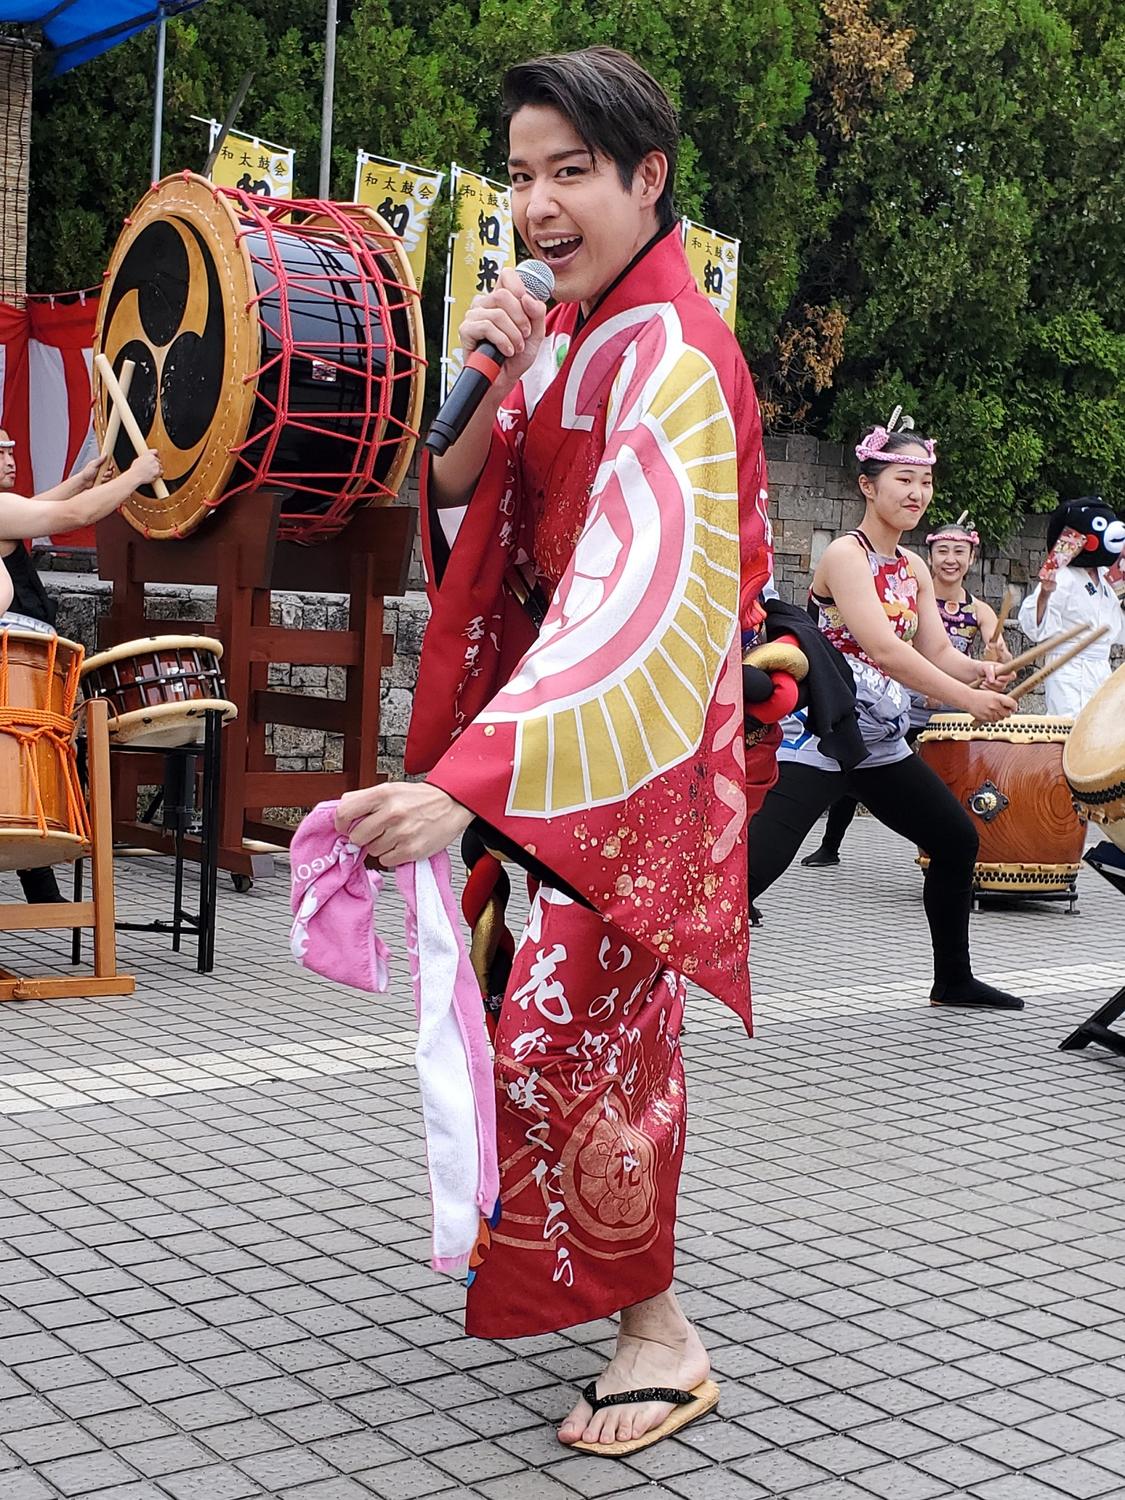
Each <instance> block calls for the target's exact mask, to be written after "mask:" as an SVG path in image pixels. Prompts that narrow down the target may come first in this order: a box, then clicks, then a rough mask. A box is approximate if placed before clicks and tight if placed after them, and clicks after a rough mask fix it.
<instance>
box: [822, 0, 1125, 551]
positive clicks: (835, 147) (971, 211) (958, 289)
mask: <svg viewBox="0 0 1125 1500" xmlns="http://www.w3.org/2000/svg"><path fill="white" fill-rule="evenodd" d="M827 9H828V7H827V5H826V11H827ZM835 9H836V10H837V12H838V13H839V12H842V11H844V10H845V9H846V10H848V11H850V16H848V17H847V18H846V20H845V23H844V24H846V23H847V21H850V23H851V24H853V25H855V24H859V22H858V21H857V16H858V14H859V13H866V14H867V15H868V16H869V15H870V10H871V9H872V8H870V7H868V6H867V5H865V4H863V3H861V0H838V3H837V4H836V6H835ZM882 16H883V24H884V25H885V27H887V28H888V29H893V28H895V27H897V28H900V30H901V29H902V28H904V27H906V26H907V25H908V26H909V29H910V33H911V38H910V44H909V49H908V62H909V69H910V77H909V79H908V80H903V83H902V86H901V87H892V88H890V89H888V90H887V91H886V93H885V95H884V97H883V98H882V99H881V100H880V101H878V103H877V106H876V107H868V109H867V113H866V115H865V117H864V118H863V119H862V120H860V121H859V123H858V124H857V126H856V128H855V129H854V130H853V131H852V132H851V133H850V134H849V135H847V136H846V138H845V134H844V132H842V131H841V129H840V121H841V115H840V110H839V108H838V107H835V108H834V107H833V106H832V104H831V103H829V105H828V106H827V107H824V105H823V102H822V101H817V103H819V104H820V105H821V109H820V114H819V116H818V117H817V118H816V119H815V120H813V121H810V123H811V124H812V127H813V128H814V129H815V131H816V133H817V135H818V138H819V140H820V141H821V146H822V149H821V157H822V161H824V162H825V163H828V164H830V176H829V177H828V178H827V179H826V186H827V187H828V188H829V190H830V191H831V194H832V196H833V198H834V200H835V211H834V213H833V216H832V221H831V225H830V228H829V232H828V233H827V234H826V235H825V236H824V238H823V239H822V240H821V241H820V242H819V243H818V244H817V245H816V246H815V247H813V249H812V251H811V253H810V255H809V257H808V260H807V262H806V266H805V272H804V275H805V277H806V278H807V285H808V287H809V290H808V291H806V289H805V287H804V286H803V287H802V288H801V289H800V290H799V292H798V300H800V299H801V298H802V297H803V298H804V300H805V301H809V300H813V299H814V297H815V298H822V299H823V298H824V291H823V288H824V287H825V286H826V285H827V287H828V291H829V296H830V297H834V298H835V300H836V303H837V305H838V306H839V307H841V308H842V309H843V311H844V313H845V315H846V317H847V330H846V334H845V337H844V340H843V347H842V351H841V352H842V362H841V363H840V365H839V367H838V368H837V369H836V370H835V372H834V381H833V389H832V392H831V393H830V394H829V393H828V392H825V393H824V394H823V395H820V396H818V397H817V398H816V399H815V400H814V402H813V403H812V405H811V407H810V410H809V413H808V415H809V417H810V419H811V420H812V421H813V422H814V423H816V422H818V421H819V422H821V423H823V424H824V425H825V426H826V427H828V428H829V429H830V430H832V431H834V432H835V433H836V434H838V435H840V436H850V435H851V434H852V433H854V432H855V430H856V429H857V428H858V427H859V426H860V425H861V424H862V423H864V422H868V421H870V420H872V418H877V419H885V416H886V414H887V413H888V412H889V411H890V410H891V408H892V407H893V406H894V405H895V403H896V402H899V401H902V402H904V403H905V404H906V407H907V409H908V410H913V411H914V413H915V415H916V417H917V418H918V420H919V425H920V426H924V427H925V428H926V430H928V431H930V432H933V433H935V434H936V435H937V436H938V438H939V452H940V454H941V459H942V468H943V471H944V472H943V474H942V480H943V483H942V494H943V499H942V505H943V508H944V510H945V511H946V512H949V513H952V514H956V513H957V512H958V511H960V510H962V509H964V508H968V509H969V510H970V511H971V513H972V515H973V516H974V518H975V519H977V521H978V523H979V524H981V526H982V528H983V529H985V530H987V531H988V532H989V533H991V534H992V535H993V536H998V535H1003V534H1004V533H1005V532H1006V531H1008V530H1010V529H1011V527H1012V525H1014V524H1015V523H1016V522H1017V521H1018V519H1019V516H1020V515H1021V514H1022V512H1023V510H1024V509H1025V508H1031V509H1046V508H1049V507H1051V506H1053V505H1054V504H1055V503H1056V501H1057V499H1058V497H1059V496H1066V495H1076V494H1082V493H1086V492H1088V491H1090V490H1092V489H1098V488H1103V489H1104V490H1105V491H1106V492H1107V493H1109V494H1110V495H1113V494H1114V492H1115V491H1120V489H1121V487H1122V485H1123V482H1125V384H1123V375H1125V342H1123V340H1125V283H1123V281H1122V268H1123V257H1122V249H1121V246H1122V236H1121V217H1122V209H1121V203H1122V188H1123V186H1125V183H1123V181H1122V173H1123V167H1122V156H1121V144H1122V138H1123V120H1125V115H1123V112H1122V103H1123V93H1122V83H1123V72H1122V63H1123V59H1125V15H1123V13H1122V12H1121V10H1120V8H1119V7H1105V8H1095V7H1094V6H1092V5H1088V4H1086V3H1085V0H931V4H930V5H928V6H925V7H923V6H920V5H913V4H901V3H900V4H897V5H888V6H887V7H886V8H885V9H884V10H883V11H882ZM838 24H839V23H838ZM877 53H878V48H875V49H874V52H873V53H871V54H869V55H877ZM850 97H851V98H852V99H853V100H859V102H860V105H862V104H863V102H864V99H865V98H866V101H867V104H868V105H870V99H871V96H870V94H867V95H866V96H865V95H863V93H862V91H861V90H860V89H859V88H858V87H856V88H855V89H853V91H852V93H851V96H850Z"/></svg>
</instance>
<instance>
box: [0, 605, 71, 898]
mask: <svg viewBox="0 0 1125 1500" xmlns="http://www.w3.org/2000/svg"><path fill="white" fill-rule="evenodd" d="M81 665H82V647H81V646H78V645H76V644H75V643H74V642H73V641H66V640H63V639H62V638H61V637H60V636H56V635H38V634H31V633H25V632H23V631H16V630H4V631H0V870H27V869H36V868H38V867H39V866H41V865H54V864H60V863H62V862H64V861H67V860H73V859H79V858H80V857H81V856H82V855H84V854H85V853H87V852H88V850H89V846H90V824H89V819H88V816H87V812H86V802H85V798H84V797H83V795H82V787H81V784H80V782H79V779H78V761H77V757H76V755H75V750H74V728H75V726H74V717H73V715H74V701H75V697H76V695H77V692H78V674H79V669H80V667H81Z"/></svg>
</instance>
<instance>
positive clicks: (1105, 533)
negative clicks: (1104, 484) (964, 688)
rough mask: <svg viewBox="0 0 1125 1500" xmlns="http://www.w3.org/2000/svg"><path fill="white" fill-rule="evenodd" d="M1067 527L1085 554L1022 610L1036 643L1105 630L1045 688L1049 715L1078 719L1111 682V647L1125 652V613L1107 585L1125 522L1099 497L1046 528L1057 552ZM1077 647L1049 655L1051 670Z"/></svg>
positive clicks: (1077, 504) (1058, 514)
mask: <svg viewBox="0 0 1125 1500" xmlns="http://www.w3.org/2000/svg"><path fill="white" fill-rule="evenodd" d="M1064 527H1071V528H1072V529H1073V530H1075V531H1078V532H1081V533H1082V535H1083V536H1084V537H1085V538H1086V545H1085V547H1084V549H1083V550H1082V551H1081V552H1079V553H1078V554H1077V555H1076V556H1075V557H1073V558H1072V559H1071V560H1070V562H1069V563H1067V564H1066V565H1065V566H1063V567H1061V568H1059V569H1058V571H1057V572H1055V573H1054V574H1053V575H1052V577H1051V578H1049V579H1045V580H1042V581H1040V582H1039V584H1037V586H1036V587H1035V588H1034V589H1033V590H1032V592H1031V593H1030V594H1029V595H1028V596H1027V598H1026V599H1025V600H1024V601H1023V604H1022V605H1021V606H1020V612H1019V623H1020V629H1021V630H1022V631H1023V633H1024V634H1025V635H1026V636H1028V637H1029V638H1030V639H1031V640H1032V641H1036V642H1038V641H1045V640H1049V639H1050V637H1051V636H1053V635H1058V634H1059V632H1060V631H1064V630H1069V629H1070V628H1071V626H1074V625H1104V626H1106V627H1107V630H1106V634H1105V635H1103V636H1102V637H1101V639H1100V640H1098V641H1095V642H1094V644H1093V645H1091V646H1088V647H1087V648H1086V650H1085V651H1083V652H1082V653H1081V654H1080V655H1078V656H1076V657H1075V658H1074V660H1073V661H1070V662H1067V664H1066V666H1064V667H1059V669H1058V671H1056V672H1054V673H1052V675H1051V676H1050V677H1048V678H1047V680H1046V682H1045V683H1044V684H1043V692H1044V696H1045V697H1046V700H1047V712H1048V713H1049V714H1051V715H1052V716H1055V717H1059V718H1067V719H1074V718H1077V717H1078V715H1079V713H1080V712H1081V711H1082V709H1083V708H1084V707H1085V705H1086V704H1087V703H1088V702H1089V701H1090V699H1091V697H1092V696H1093V694H1094V693H1095V692H1096V691H1097V689H1098V688H1099V687H1101V685H1102V683H1103V682H1104V681H1105V680H1106V678H1107V677H1108V676H1109V674H1110V672H1111V670H1112V668H1111V666H1110V660H1109V652H1110V647H1111V646H1115V645H1122V646H1125V611H1123V610H1122V607H1121V601H1120V600H1119V599H1118V597H1117V595H1116V594H1115V593H1114V591H1113V587H1112V586H1111V584H1109V583H1108V582H1107V581H1106V569H1107V568H1108V567H1109V566H1111V565H1112V564H1113V563H1115V562H1116V561H1117V560H1118V558H1119V557H1120V556H1121V552H1122V548H1125V522H1122V521H1119V520H1118V519H1117V517H1116V515H1115V514H1114V513H1113V511H1112V510H1111V509H1110V507H1109V506H1108V505H1106V504H1105V503H1104V501H1103V500H1102V499H1101V497H1100V496H1098V495H1086V496H1084V497H1083V498H1082V499H1080V500H1070V501H1067V502H1066V503H1065V504H1063V505H1060V506H1059V508H1058V509H1057V510H1056V511H1055V513H1054V515H1052V517H1051V519H1050V521H1049V522H1048V525H1047V546H1048V548H1050V547H1053V546H1054V545H1055V543H1056V542H1057V541H1058V539H1059V536H1060V535H1061V533H1062V530H1063V528H1064ZM1072 645H1073V642H1071V643H1069V644H1068V645H1066V646H1063V647H1061V648H1060V649H1059V650H1058V651H1053V652H1050V653H1048V655H1047V657H1046V663H1047V665H1050V663H1051V661H1052V660H1053V659H1054V658H1056V657H1058V656H1061V655H1063V654H1064V653H1065V652H1066V651H1068V650H1070V649H1071V646H1072Z"/></svg>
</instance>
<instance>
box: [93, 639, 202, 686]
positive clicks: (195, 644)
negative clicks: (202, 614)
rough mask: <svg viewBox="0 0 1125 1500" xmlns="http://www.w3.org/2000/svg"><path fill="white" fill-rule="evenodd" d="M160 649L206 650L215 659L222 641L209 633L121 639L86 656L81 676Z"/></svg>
mask: <svg viewBox="0 0 1125 1500" xmlns="http://www.w3.org/2000/svg"><path fill="white" fill-rule="evenodd" d="M160 651H208V652H210V654H211V655H212V656H214V657H215V658H216V659H217V658H219V657H221V656H222V654H223V643H222V641H217V640H215V639H214V637H213V636H209V635H149V636H144V637H142V638H141V639H140V640H136V641H122V642H121V644H120V646H110V647H109V649H108V650H107V651H99V652H98V654H97V656H88V657H87V658H86V661H85V663H84V664H83V667H82V676H83V677H88V676H89V674H90V673H91V672H100V671H101V669H102V668H103V667H108V666H109V665H110V663H111V662H115V661H128V660H130V659H131V658H132V657H134V656H143V657H149V656H155V655H156V654H157V652H160Z"/></svg>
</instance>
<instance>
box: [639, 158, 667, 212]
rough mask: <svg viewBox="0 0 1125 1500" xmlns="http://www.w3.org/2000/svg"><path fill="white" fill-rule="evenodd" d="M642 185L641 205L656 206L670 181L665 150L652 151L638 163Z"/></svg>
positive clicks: (646, 206) (645, 206)
mask: <svg viewBox="0 0 1125 1500" xmlns="http://www.w3.org/2000/svg"><path fill="white" fill-rule="evenodd" d="M637 177H638V178H639V179H640V185H641V197H640V201H641V205H642V207H644V208H655V207H656V205H657V204H658V203H659V202H660V195H661V194H662V193H663V191H664V186H665V184H666V183H667V181H668V158H667V157H666V156H665V155H664V152H663V151H650V152H649V153H648V155H647V156H643V157H642V158H641V160H640V162H639V163H638V165H637Z"/></svg>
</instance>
